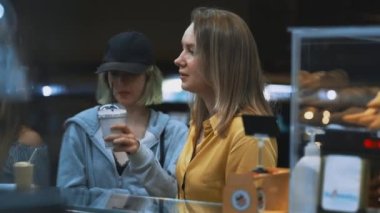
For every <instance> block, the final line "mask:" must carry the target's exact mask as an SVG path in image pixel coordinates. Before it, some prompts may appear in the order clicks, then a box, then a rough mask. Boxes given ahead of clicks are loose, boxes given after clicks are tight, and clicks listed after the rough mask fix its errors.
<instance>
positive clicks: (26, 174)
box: [13, 161, 34, 191]
mask: <svg viewBox="0 0 380 213" xmlns="http://www.w3.org/2000/svg"><path fill="white" fill-rule="evenodd" d="M33 170H34V165H33V164H32V163H29V162H28V161H19V162H16V163H14V164H13V172H14V177H15V183H16V188H17V190H21V191H27V190H30V189H31V188H32V186H33Z"/></svg>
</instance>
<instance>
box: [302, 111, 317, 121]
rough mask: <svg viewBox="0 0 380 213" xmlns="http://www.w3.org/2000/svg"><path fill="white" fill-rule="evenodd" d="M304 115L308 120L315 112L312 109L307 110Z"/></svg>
mask: <svg viewBox="0 0 380 213" xmlns="http://www.w3.org/2000/svg"><path fill="white" fill-rule="evenodd" d="M303 117H304V118H305V119H306V120H311V119H313V118H314V112H312V111H306V112H305V113H304V114H303Z"/></svg>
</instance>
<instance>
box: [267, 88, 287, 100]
mask: <svg viewBox="0 0 380 213" xmlns="http://www.w3.org/2000/svg"><path fill="white" fill-rule="evenodd" d="M291 92H292V87H291V86H290V85H282V84H268V85H266V86H265V89H264V97H265V99H266V100H267V101H269V100H288V99H289V98H290V94H291Z"/></svg>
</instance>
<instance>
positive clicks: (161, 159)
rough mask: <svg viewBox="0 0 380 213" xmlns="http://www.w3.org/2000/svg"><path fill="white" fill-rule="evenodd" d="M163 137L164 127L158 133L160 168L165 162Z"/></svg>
mask: <svg viewBox="0 0 380 213" xmlns="http://www.w3.org/2000/svg"><path fill="white" fill-rule="evenodd" d="M164 138H165V129H164V130H163V131H162V133H161V135H160V142H159V143H160V164H161V166H162V168H163V167H164V163H165V146H164Z"/></svg>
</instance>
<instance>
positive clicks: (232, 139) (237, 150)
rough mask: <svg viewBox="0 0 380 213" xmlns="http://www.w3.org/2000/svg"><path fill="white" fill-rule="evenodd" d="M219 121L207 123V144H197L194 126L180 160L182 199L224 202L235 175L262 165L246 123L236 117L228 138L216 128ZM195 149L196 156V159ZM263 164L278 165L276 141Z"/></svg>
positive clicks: (270, 143)
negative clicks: (228, 186)
mask: <svg viewBox="0 0 380 213" xmlns="http://www.w3.org/2000/svg"><path fill="white" fill-rule="evenodd" d="M217 119H218V118H217V117H216V116H212V117H211V118H210V119H208V120H206V121H204V122H203V128H204V133H203V134H204V135H203V140H202V141H201V142H200V143H199V144H197V143H196V139H195V138H194V137H195V127H194V126H193V125H191V126H190V132H189V137H188V139H187V143H186V145H185V147H184V149H183V151H182V153H181V155H180V157H179V159H178V162H177V169H176V176H177V182H178V198H180V199H189V200H201V201H209V202H222V198H223V188H224V186H225V183H226V180H227V177H228V175H229V174H231V173H238V174H239V173H247V172H249V171H251V170H252V169H254V168H255V167H256V166H257V164H258V146H257V145H258V144H257V140H256V139H255V138H253V137H252V136H246V135H245V133H244V126H243V120H242V118H241V116H236V117H234V119H233V120H232V122H231V125H230V127H229V128H228V129H227V134H226V137H224V138H222V137H221V136H219V135H218V133H217V132H216V131H214V128H215V127H216V124H217V121H218V120H217ZM194 147H195V149H196V154H195V156H194V157H193V159H191V158H192V155H193V150H194ZM263 164H264V166H266V167H275V166H276V164H277V143H276V140H274V139H273V140H268V141H266V143H265V147H264V149H263Z"/></svg>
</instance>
